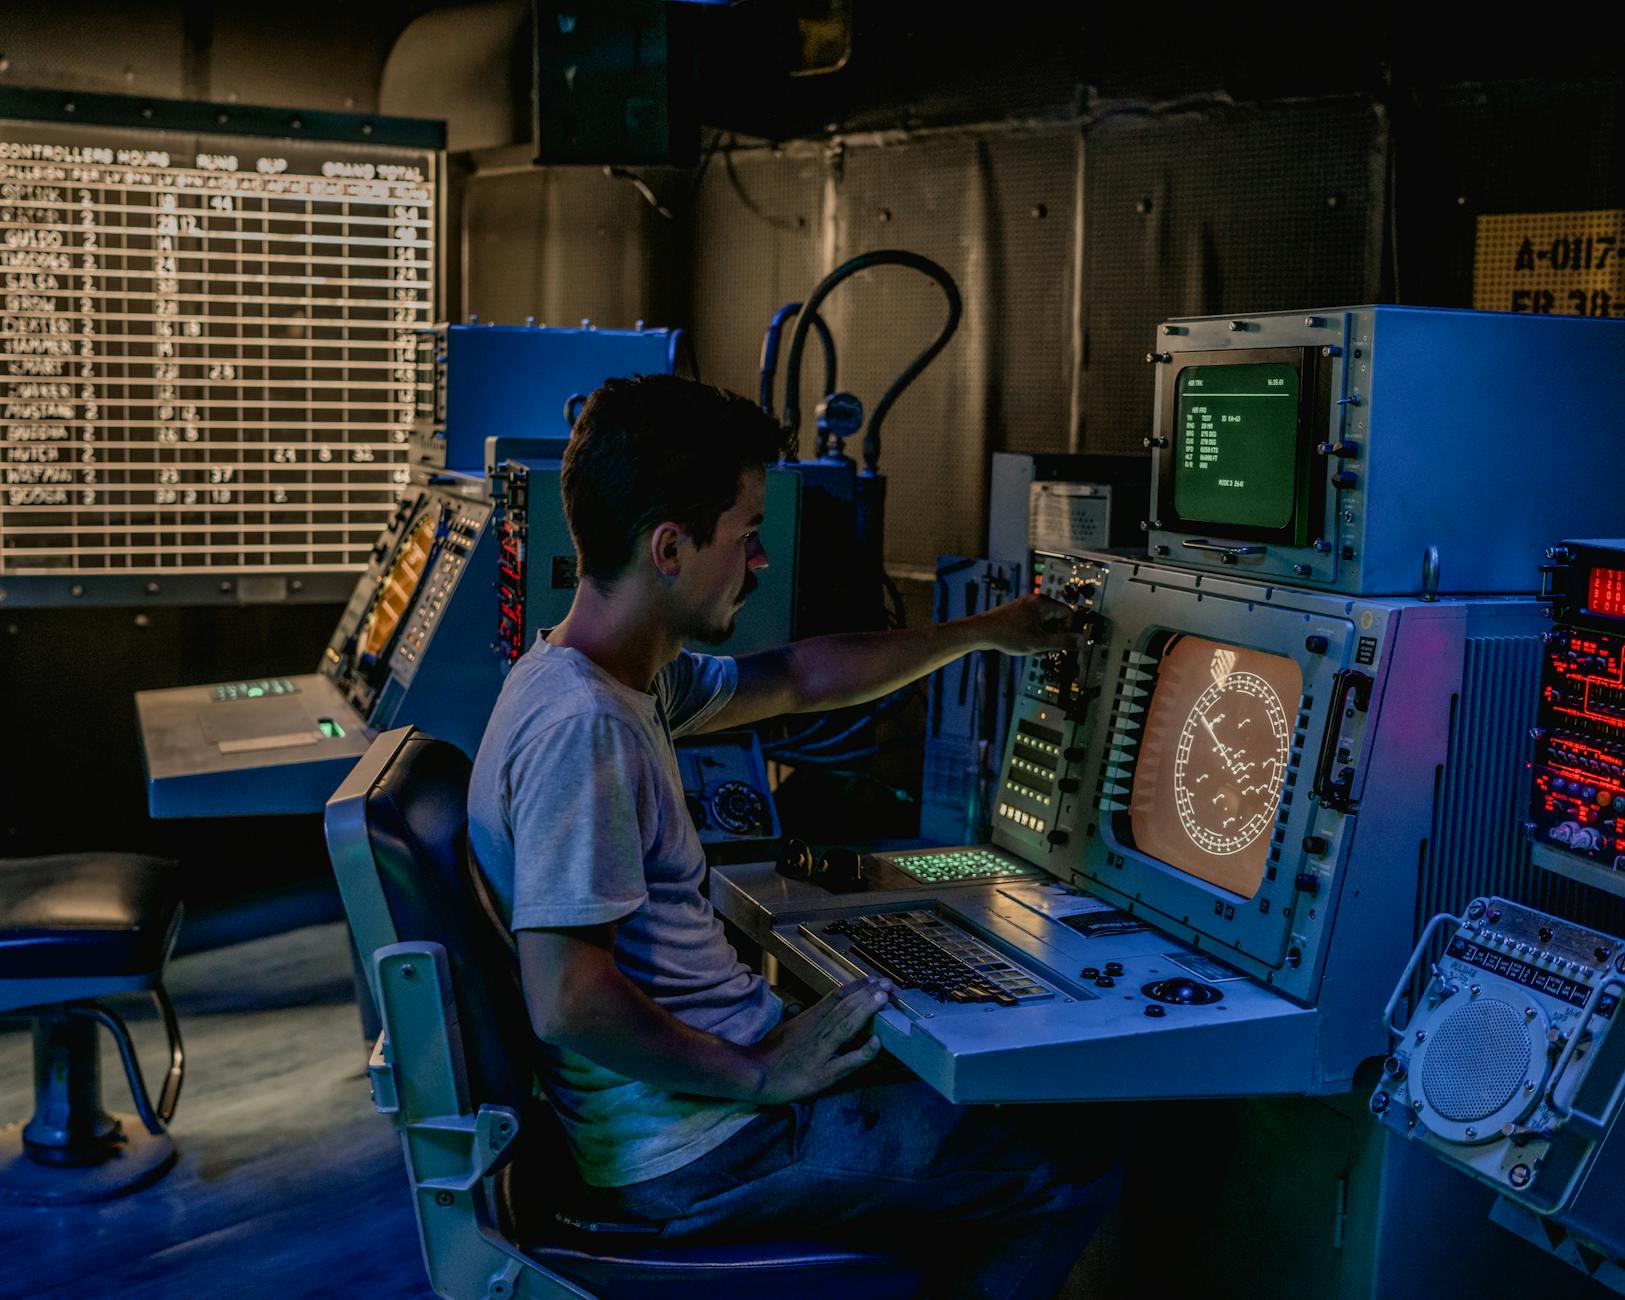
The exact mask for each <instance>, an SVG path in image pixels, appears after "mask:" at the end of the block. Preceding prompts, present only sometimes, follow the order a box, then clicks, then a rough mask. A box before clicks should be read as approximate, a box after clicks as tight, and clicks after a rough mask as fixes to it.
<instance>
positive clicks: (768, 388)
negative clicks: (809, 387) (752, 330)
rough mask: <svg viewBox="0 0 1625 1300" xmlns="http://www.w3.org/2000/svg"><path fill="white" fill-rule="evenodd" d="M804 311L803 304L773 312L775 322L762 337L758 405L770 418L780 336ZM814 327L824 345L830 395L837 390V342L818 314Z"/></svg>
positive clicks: (813, 319)
mask: <svg viewBox="0 0 1625 1300" xmlns="http://www.w3.org/2000/svg"><path fill="white" fill-rule="evenodd" d="M800 310H801V304H800V303H799V302H788V303H785V305H784V306H782V307H780V308H779V309H778V311H776V312H774V313H773V319H772V320H770V321H769V322H768V323H767V333H765V334H763V335H762V363H761V382H760V385H759V387H758V389H757V404H758V405H759V406H760V407H761V408H762V409H763V410H764V411H766V412H767V413H768V414H769V415H772V414H773V381H774V379H775V378H777V375H778V369H779V335H780V334H782V333H783V332H784V323H785V322H786V321H787V320H789V319H790V317H792V316H794V315H795V314H796V313H797V312H798V311H800ZM812 327H813V329H815V330H817V331H818V341H819V342H820V343H822V344H823V345H824V392H825V394H826V395H827V394H829V393H833V392H834V391H835V339H834V337H833V336H832V335H831V334H830V332H829V326H828V325H826V324H824V318H823V317H822V316H820V315H818V314H817V313H816V312H815V313H814V314H813V317H812Z"/></svg>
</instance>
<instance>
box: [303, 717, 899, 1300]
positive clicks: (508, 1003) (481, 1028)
mask: <svg viewBox="0 0 1625 1300" xmlns="http://www.w3.org/2000/svg"><path fill="white" fill-rule="evenodd" d="M471 768H472V765H471V763H470V762H469V759H468V757H467V756H466V755H465V754H464V753H463V752H462V751H461V750H460V749H458V748H457V747H456V746H454V745H451V744H449V743H447V742H445V741H441V740H436V739H434V738H433V737H430V736H426V735H424V734H423V733H421V732H419V731H417V730H416V729H415V728H412V727H404V728H401V729H399V730H395V731H389V732H385V733H384V734H382V735H380V736H379V737H378V738H377V739H376V740H375V741H373V743H372V746H371V748H370V749H368V751H367V753H366V755H365V756H364V757H363V758H362V760H361V761H360V763H358V764H357V765H356V767H355V769H354V770H353V771H352V772H351V773H350V775H349V776H348V777H347V778H346V779H345V781H344V783H343V784H342V785H341V786H340V787H339V788H338V790H337V791H336V792H335V793H334V794H333V797H332V798H331V799H330V800H328V804H327V844H328V852H329V854H330V856H331V857H332V860H333V867H334V870H335V872H336V873H337V876H338V883H339V892H340V893H341V894H342V896H343V899H344V910H345V914H346V915H347V917H348V918H349V922H350V929H351V932H352V934H353V935H354V936H355V941H356V946H357V948H358V949H359V950H360V952H361V953H362V955H363V964H364V965H365V967H366V968H367V974H368V978H369V981H370V983H371V988H372V993H373V997H374V998H375V1000H376V1002H377V1006H378V1011H379V1014H380V1017H381V1020H382V1024H383V1033H382V1034H381V1035H380V1036H379V1039H378V1043H377V1045H376V1046H375V1048H374V1049H373V1053H372V1059H371V1063H370V1065H369V1074H370V1075H371V1079H372V1089H373V1104H374V1106H375V1107H376V1108H377V1109H378V1110H379V1111H380V1112H381V1113H383V1114H386V1115H388V1116H390V1118H391V1120H392V1121H393V1122H394V1125H395V1127H396V1130H397V1131H398V1132H399V1133H400V1134H401V1139H402V1147H403V1149H404V1152H405V1156H406V1167H407V1176H408V1179H409V1180H410V1182H411V1185H412V1195H413V1206H414V1209H415V1211H416V1214H417V1221H418V1230H419V1237H420V1240H421V1242H422V1245H423V1260H424V1264H425V1266H426V1267H427V1269H428V1273H429V1281H430V1284H431V1285H432V1286H433V1287H434V1289H435V1291H436V1292H437V1293H438V1294H440V1295H443V1296H448V1297H452V1300H464V1298H467V1300H484V1298H486V1297H490V1298H493V1300H507V1298H508V1297H520V1296H525V1297H528V1296H565V1295H570V1296H594V1295H599V1296H611V1297H620V1296H627V1297H643V1296H649V1297H661V1298H662V1300H676V1298H679V1297H681V1298H683V1300H687V1298H689V1297H693V1298H694V1300H699V1297H705V1298H706V1300H732V1298H734V1297H737V1298H739V1300H745V1297H751V1298H752V1300H755V1298H757V1297H761V1296H764V1295H772V1296H773V1297H774V1300H799V1298H800V1297H812V1296H827V1295H831V1294H837V1293H838V1294H840V1295H841V1296H842V1300H869V1298H878V1297H894V1296H899V1297H900V1296H910V1295H915V1294H917V1293H918V1288H919V1278H918V1273H917V1271H916V1270H915V1269H914V1268H913V1267H912V1266H911V1265H910V1264H908V1263H907V1262H905V1261H904V1260H902V1259H900V1258H896V1257H893V1256H891V1255H887V1254H882V1253H879V1252H875V1251H870V1250H866V1249H858V1248H854V1247H852V1246H848V1245H843V1244H838V1243H832V1242H807V1241H774V1242H751V1243H740V1244H726V1245H718V1244H688V1243H672V1242H663V1241H661V1240H660V1239H659V1238H658V1236H654V1235H651V1234H650V1232H649V1230H648V1227H647V1225H641V1226H639V1225H601V1224H596V1225H594V1228H595V1229H597V1230H594V1231H584V1230H581V1229H580V1228H579V1227H573V1226H571V1217H570V1210H571V1205H572V1193H576V1192H578V1188H579V1184H578V1182H577V1179H576V1171H575V1165H574V1162H573V1161H572V1159H571V1157H570V1155H569V1152H568V1150H567V1149H566V1147H565V1145H564V1139H563V1133H562V1130H561V1129H560V1127H559V1124H558V1121H557V1120H556V1118H555V1117H554V1116H553V1114H552V1112H551V1110H550V1109H549V1107H548V1105H547V1103H546V1101H545V1099H543V1098H541V1097H539V1096H537V1089H536V1086H535V1069H534V1051H535V1044H536V1040H535V1037H534V1035H533V1033H532V1030H531V1027H530V1020H529V1016H528V1013H527V1011H526V1008H525V1002H524V996H523V994H522V992H521V990H520V986H519V971H518V964H517V961H516V959H515V957H514V954H513V951H512V948H511V946H510V944H509V943H508V941H507V939H506V937H505V936H504V935H503V934H502V933H501V932H500V931H499V930H498V928H497V927H498V926H499V924H500V922H498V921H496V920H495V919H494V918H493V917H492V916H491V914H490V913H489V912H488V910H487V907H486V905H485V904H484V903H483V902H482V901H481V900H482V896H483V886H481V887H479V888H477V887H476V881H475V879H474V876H473V872H474V868H473V866H472V863H471V861H470V859H469V855H468V852H467V848H466V829H467V811H466V802H467V795H468V781H469V774H470V771H471ZM521 1177H522V1178H523V1179H524V1181H525V1187H524V1190H523V1192H522V1193H521V1192H519V1191H518V1184H519V1180H520V1178H521ZM520 1202H522V1203H520ZM533 1225H535V1226H533ZM606 1229H607V1230H606Z"/></svg>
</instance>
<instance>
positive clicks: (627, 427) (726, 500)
mask: <svg viewBox="0 0 1625 1300" xmlns="http://www.w3.org/2000/svg"><path fill="white" fill-rule="evenodd" d="M786 445H787V441H786V435H785V431H784V430H783V429H781V428H780V427H779V425H778V422H777V421H775V420H774V419H773V418H772V417H771V416H770V415H767V414H765V413H764V412H763V411H762V409H761V408H760V407H758V406H757V405H756V404H755V403H754V402H752V401H750V400H749V399H748V398H744V397H741V396H739V394H738V393H730V392H728V391H727V390H725V389H721V388H714V387H712V386H711V385H709V384H701V383H696V382H695V381H694V380H692V379H679V378H677V377H676V376H675V375H640V376H638V377H637V378H635V379H611V380H609V381H608V382H607V383H605V385H604V386H603V387H602V388H600V389H598V390H597V391H596V392H594V393H593V394H592V396H591V397H589V398H588V399H587V402H586V405H585V406H583V407H582V408H581V414H580V416H579V417H578V418H577V419H576V423H575V428H574V430H572V432H571V435H570V442H569V445H568V447H567V448H566V449H565V452H564V468H563V472H562V475H561V479H560V488H561V490H562V492H563V495H564V517H565V519H566V520H567V521H568V522H569V525H570V536H571V537H572V538H573V539H574V540H575V545H576V557H577V558H576V573H577V574H578V575H579V576H580V577H582V578H591V579H592V580H593V581H594V582H595V583H597V584H598V585H599V586H604V587H607V586H609V585H611V584H613V583H614V581H615V580H616V579H617V578H618V577H620V576H621V574H622V573H623V572H624V571H625V570H626V566H627V565H628V564H629V563H630V562H631V560H632V555H633V552H634V550H635V549H636V547H637V544H638V539H639V538H641V537H642V536H643V535H644V534H645V533H647V532H648V531H649V530H650V529H652V528H653V527H655V525H657V524H659V523H661V522H663V521H664V520H667V519H669V520H671V521H672V522H673V523H676V524H678V525H680V526H681V527H682V528H683V530H684V531H685V532H686V533H688V535H689V536H690V537H692V538H693V539H694V542H695V544H696V545H698V546H705V545H707V544H708V543H709V542H710V541H711V539H712V537H714V536H715V535H716V529H717V519H718V518H719V517H720V516H721V514H722V513H723V511H725V510H727V509H728V508H729V507H730V506H732V505H733V503H734V500H735V498H736V497H737V496H738V495H739V476H740V475H741V474H742V473H743V472H744V471H745V470H746V469H750V468H756V467H761V466H763V465H766V464H767V463H768V462H769V461H774V460H778V459H779V457H780V455H781V454H782V453H783V451H784V449H785V447H786Z"/></svg>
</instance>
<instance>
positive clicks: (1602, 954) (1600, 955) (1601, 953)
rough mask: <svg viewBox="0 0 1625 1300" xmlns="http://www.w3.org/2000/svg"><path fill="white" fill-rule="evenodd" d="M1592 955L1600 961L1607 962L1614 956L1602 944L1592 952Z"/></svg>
mask: <svg viewBox="0 0 1625 1300" xmlns="http://www.w3.org/2000/svg"><path fill="white" fill-rule="evenodd" d="M1591 953H1592V956H1594V957H1596V959H1597V960H1598V961H1607V960H1608V959H1609V958H1610V957H1612V956H1613V955H1614V954H1613V952H1612V951H1611V950H1610V949H1608V948H1604V947H1603V946H1602V945H1601V944H1600V943H1599V944H1598V945H1597V946H1596V947H1595V948H1593V949H1592V950H1591Z"/></svg>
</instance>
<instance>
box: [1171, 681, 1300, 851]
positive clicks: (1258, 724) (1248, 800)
mask: <svg viewBox="0 0 1625 1300" xmlns="http://www.w3.org/2000/svg"><path fill="white" fill-rule="evenodd" d="M1291 741H1292V734H1291V727H1290V726H1289V724H1288V721H1287V712H1286V708H1285V707H1284V706H1283V705H1282V703H1281V697H1280V696H1279V695H1278V694H1276V691H1275V688H1274V687H1273V686H1271V685H1270V684H1269V682H1267V681H1265V680H1264V678H1263V677H1261V676H1259V675H1258V674H1257V673H1252V672H1245V671H1243V672H1229V673H1224V674H1220V673H1218V672H1215V673H1214V680H1213V681H1212V683H1211V684H1210V685H1209V686H1208V687H1207V689H1206V690H1204V691H1203V692H1202V693H1201V694H1200V695H1199V696H1197V698H1196V700H1195V702H1194V703H1193V704H1192V705H1191V709H1190V712H1189V713H1188V714H1187V715H1186V717H1185V722H1184V725H1183V726H1182V727H1181V728H1180V732H1179V743H1178V747H1177V748H1176V750H1175V752H1174V805H1175V807H1176V809H1177V810H1178V813H1179V822H1180V825H1181V826H1183V827H1184V828H1185V833H1186V834H1187V835H1189V836H1190V838H1191V840H1192V842H1194V843H1195V844H1196V845H1197V847H1199V848H1201V849H1202V850H1203V851H1205V852H1207V853H1212V854H1215V855H1218V856H1221V857H1222V856H1227V855H1229V854H1232V853H1240V852H1241V851H1242V850H1243V849H1245V848H1247V846H1248V845H1250V844H1252V843H1254V842H1255V841H1256V840H1257V839H1258V837H1259V836H1260V835H1262V834H1264V832H1265V831H1266V830H1268V829H1269V826H1270V823H1271V822H1272V821H1273V820H1274V818H1275V810H1276V805H1277V803H1278V802H1279V799H1280V794H1281V781H1282V779H1283V778H1284V776H1285V775H1286V766H1287V761H1288V758H1289V756H1290V754H1291Z"/></svg>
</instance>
